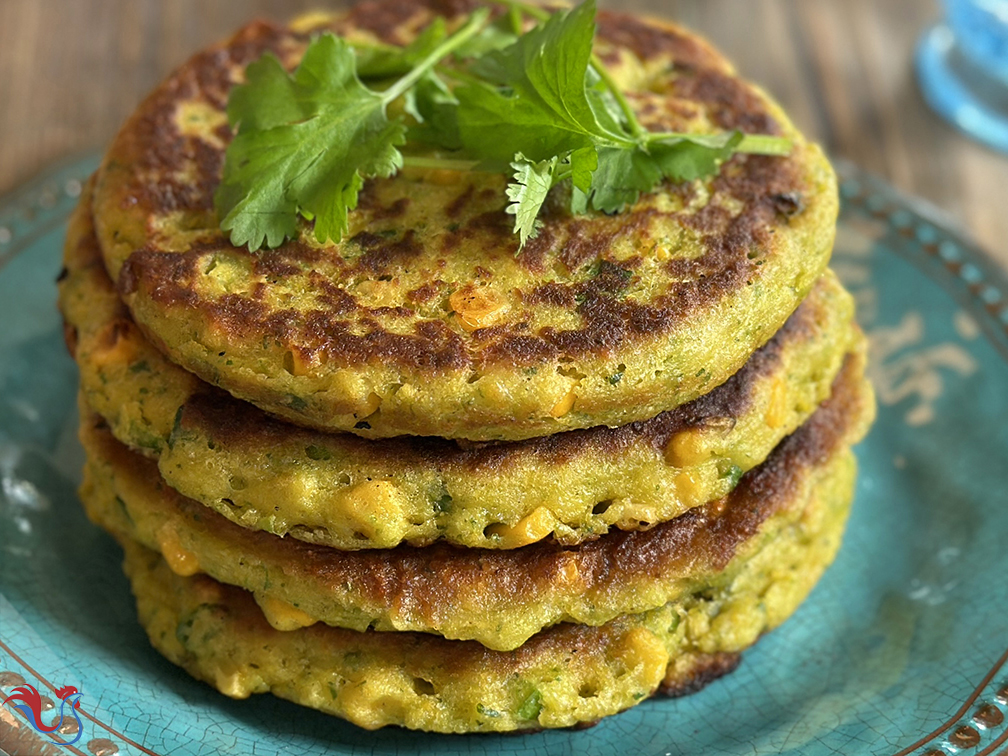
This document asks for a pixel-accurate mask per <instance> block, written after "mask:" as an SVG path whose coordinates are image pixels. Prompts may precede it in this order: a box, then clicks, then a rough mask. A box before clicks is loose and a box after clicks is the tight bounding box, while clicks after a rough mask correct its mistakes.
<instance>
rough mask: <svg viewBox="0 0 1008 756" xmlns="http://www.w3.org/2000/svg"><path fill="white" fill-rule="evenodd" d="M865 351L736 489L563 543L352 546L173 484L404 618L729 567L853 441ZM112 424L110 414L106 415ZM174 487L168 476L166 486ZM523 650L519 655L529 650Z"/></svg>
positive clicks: (132, 459) (125, 460)
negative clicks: (221, 505) (277, 527)
mask: <svg viewBox="0 0 1008 756" xmlns="http://www.w3.org/2000/svg"><path fill="white" fill-rule="evenodd" d="M862 371H863V358H862V357H860V356H858V355H852V356H849V357H848V358H847V360H846V362H845V365H844V368H843V369H842V371H841V373H840V375H838V377H837V378H836V380H835V381H834V384H833V395H832V397H831V398H830V399H829V400H827V401H826V402H824V403H823V404H822V405H821V407H820V408H819V409H818V410H817V411H816V412H815V413H814V414H813V416H812V417H811V418H810V419H809V420H808V421H807V422H806V423H805V424H804V425H803V426H802V427H801V428H800V429H799V430H798V431H796V432H795V433H794V434H792V435H791V436H789V437H788V438H787V439H785V440H784V441H783V442H781V444H779V445H778V447H777V449H776V450H775V451H774V452H773V454H771V456H770V457H769V458H768V459H767V460H766V461H765V462H764V463H763V464H762V465H760V466H759V467H757V468H754V469H753V470H751V471H750V472H749V473H747V474H746V475H744V476H743V477H742V479H741V481H740V482H739V484H738V486H737V487H736V488H735V490H734V491H733V492H732V493H731V494H729V495H728V496H727V497H725V498H723V499H720V500H717V501H714V502H710V503H708V504H705V505H703V506H699V507H696V508H694V509H691V510H689V511H688V512H686V513H685V514H683V515H680V516H679V517H677V518H676V519H674V520H671V521H668V522H665V523H662V524H659V525H657V526H655V527H654V528H652V529H650V530H646V531H622V530H616V531H611V532H609V533H608V534H606V535H605V536H604V537H602V538H599V539H598V540H596V541H591V542H586V543H582V544H579V545H577V546H573V547H562V546H559V545H557V544H555V543H553V542H548V541H543V542H538V543H535V544H532V545H529V546H524V547H521V548H517V549H512V550H506V551H494V550H484V549H463V548H459V547H455V546H451V545H447V544H444V543H437V544H434V545H431V546H426V547H423V548H417V547H412V546H399V547H396V548H394V549H388V550H364V551H355V552H343V551H338V550H336V549H332V548H328V547H324V546H314V545H311V544H308V543H305V542H302V541H297V540H294V539H290V538H285V539H281V538H278V537H276V536H274V535H271V534H269V533H265V532H262V531H251V530H245V529H243V528H241V527H239V526H237V525H235V524H233V523H231V522H230V521H228V520H226V519H224V518H223V517H221V516H220V515H218V514H216V513H213V512H211V511H209V510H207V508H206V507H204V506H203V505H201V504H199V503H197V502H195V501H192V500H191V499H185V498H183V497H182V496H180V495H179V494H177V493H176V492H174V491H173V490H172V489H170V488H168V487H167V486H163V490H164V492H165V494H166V495H167V496H170V497H172V499H173V501H174V503H175V505H176V506H178V508H179V509H180V510H181V511H182V512H183V514H184V516H185V517H186V518H187V519H192V520H196V521H201V522H202V523H203V525H204V526H205V524H206V523H207V522H211V523H213V524H212V528H213V529H214V530H215V531H216V532H217V533H219V534H220V535H222V536H224V537H227V538H229V539H233V540H234V542H236V543H240V544H242V551H243V553H246V554H250V555H251V554H256V553H265V552H267V551H268V552H271V553H272V554H273V558H274V559H276V560H279V561H282V563H283V564H286V565H289V568H288V573H289V574H291V575H293V574H297V573H301V574H304V575H306V576H310V580H311V581H312V582H313V583H315V584H317V585H319V586H320V587H321V588H322V590H326V586H331V587H332V590H334V591H336V592H339V591H342V590H344V588H345V587H346V586H353V589H354V592H355V593H356V594H357V595H359V596H362V597H366V601H367V602H369V603H370V602H373V603H375V604H378V605H382V606H386V607H390V608H394V609H395V610H396V611H397V612H399V613H401V614H403V615H412V616H420V617H426V618H438V617H440V616H442V615H444V614H445V613H450V612H451V611H452V609H451V608H452V607H456V606H460V605H468V602H470V601H471V600H472V599H473V597H476V596H479V597H481V598H480V600H481V601H485V602H486V604H487V605H488V606H490V605H499V604H502V603H506V602H507V601H509V600H510V599H511V598H512V597H521V601H523V602H532V601H534V598H533V597H534V596H535V595H537V594H539V593H544V592H548V591H549V590H550V589H551V587H552V586H555V585H560V584H565V581H566V578H565V576H566V575H569V574H570V573H571V571H572V568H573V570H574V571H575V572H576V574H577V576H578V581H579V590H580V591H582V592H583V593H584V594H589V593H592V592H604V591H605V590H606V589H607V587H609V586H617V585H619V584H621V583H624V582H625V581H626V580H627V579H629V578H631V577H638V578H640V577H649V578H653V579H668V578H670V577H674V576H688V575H697V574H702V573H706V572H712V573H716V572H720V571H721V570H723V569H724V568H725V566H726V565H727V564H728V562H729V561H730V560H731V559H732V557H733V556H734V555H735V553H736V551H737V550H738V549H739V548H741V547H742V546H743V544H745V543H746V542H747V541H748V540H749V539H751V538H752V537H753V536H755V535H756V534H757V533H758V532H759V530H760V528H761V526H762V524H763V523H764V522H766V521H767V520H768V519H769V518H771V517H773V516H774V515H775V514H776V513H778V512H780V511H783V510H784V509H785V508H786V507H787V506H788V505H789V503H790V502H792V501H794V500H795V498H796V492H797V489H798V487H800V486H801V485H802V481H803V480H804V478H805V476H806V475H807V473H808V471H810V470H811V469H813V468H815V467H817V466H819V465H822V464H825V463H826V462H827V461H828V460H829V459H830V457H831V456H832V455H833V454H835V453H836V452H837V451H839V449H840V448H842V447H843V446H845V445H846V444H848V443H851V442H852V441H853V440H854V439H851V438H850V435H851V433H852V432H853V431H852V428H853V427H854V426H855V425H857V424H859V423H861V422H862V420H863V418H864V415H865V412H864V409H865V403H866V402H870V401H871V394H870V391H867V390H866V389H865V388H864V384H863V376H862ZM95 422H96V423H97V424H99V425H100V424H101V420H100V419H98V420H96V421H95ZM103 436H104V442H103V444H104V450H103V455H106V458H107V459H110V460H111V461H112V464H113V465H116V466H121V465H131V466H138V465H143V466H147V468H148V469H145V471H144V473H145V474H147V475H150V476H152V477H154V478H155V479H157V476H158V472H157V469H156V466H155V464H154V463H153V462H151V461H148V460H145V459H142V458H140V457H138V456H137V455H135V454H134V453H133V452H130V451H129V450H128V449H126V447H124V446H122V445H121V444H119V443H118V442H116V441H115V440H114V439H113V438H112V436H111V434H110V433H108V432H107V431H106V432H105V433H104V434H103ZM162 485H163V484H162ZM516 653H520V650H519V651H518V652H516Z"/></svg>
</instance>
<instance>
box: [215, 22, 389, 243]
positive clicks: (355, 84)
mask: <svg viewBox="0 0 1008 756" xmlns="http://www.w3.org/2000/svg"><path fill="white" fill-rule="evenodd" d="M228 119H229V120H230V122H231V123H232V125H237V126H238V134H237V135H236V136H235V138H234V140H233V141H232V142H231V144H230V145H229V146H228V150H227V155H226V160H225V170H224V177H223V180H222V182H221V186H220V188H219V190H218V192H217V196H216V201H217V203H218V210H219V212H220V213H221V214H222V215H223V216H224V217H223V220H222V221H221V228H222V229H224V230H225V231H230V232H231V242H232V243H233V244H235V245H238V246H244V245H248V247H249V249H250V250H253V251H254V250H256V249H259V248H260V247H262V246H263V244H266V245H267V246H270V247H276V246H278V245H280V244H281V243H282V242H283V241H284V239H286V238H288V237H291V236H294V235H295V234H296V233H297V219H296V216H297V215H298V214H300V215H302V216H304V217H306V218H314V219H315V237H316V238H317V239H318V240H319V241H326V240H328V239H336V240H338V239H339V238H340V237H341V236H342V235H343V234H344V233H346V230H347V213H348V211H349V210H351V209H352V208H353V207H355V206H356V202H357V193H358V192H359V191H360V188H361V185H362V183H363V177H364V176H390V175H392V174H393V173H395V171H396V170H397V169H398V168H399V166H400V165H401V164H402V156H401V155H400V154H399V151H398V150H397V149H396V146H397V145H400V144H403V143H404V142H405V131H406V130H405V127H404V126H403V125H402V123H400V122H392V121H389V119H388V118H387V117H386V115H385V102H384V100H383V98H382V97H381V95H379V94H378V93H375V92H372V91H371V90H370V89H368V88H367V87H365V86H364V85H363V84H362V83H361V81H360V79H358V78H357V74H356V72H355V69H354V54H353V51H352V49H351V48H350V46H349V45H348V44H347V43H346V42H344V41H343V40H342V39H339V38H337V37H335V36H333V35H332V34H323V35H322V36H320V37H318V38H317V39H316V40H314V41H313V42H312V43H311V44H310V45H309V46H308V49H307V51H306V52H305V56H304V59H303V60H302V62H301V65H300V66H298V69H297V71H296V72H295V73H294V75H293V76H290V75H288V74H287V72H286V71H285V70H284V69H283V67H282V66H281V65H280V62H279V61H278V60H277V59H276V58H275V57H273V56H269V55H267V56H265V57H263V58H261V59H260V60H258V61H257V62H255V63H253V64H252V65H250V66H249V67H248V71H247V82H246V83H245V84H243V85H241V86H239V87H236V89H235V92H234V94H233V96H232V98H231V99H230V101H229V102H228Z"/></svg>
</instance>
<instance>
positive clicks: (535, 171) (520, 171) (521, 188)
mask: <svg viewBox="0 0 1008 756" xmlns="http://www.w3.org/2000/svg"><path fill="white" fill-rule="evenodd" d="M558 161H559V158H557V157H553V158H550V159H549V160H542V161H540V162H538V163H536V162H533V161H531V160H529V159H528V158H526V157H525V156H524V155H522V154H521V153H520V152H519V153H518V154H517V155H515V159H514V162H512V163H511V167H512V168H514V181H513V182H512V183H510V184H508V186H507V196H508V199H509V200H511V204H510V205H508V206H507V210H506V212H507V213H508V214H510V215H513V216H515V233H517V234H518V237H519V248H520V247H524V246H525V242H526V241H528V240H529V239H534V238H535V237H536V236H537V235H538V234H539V227H540V225H541V223H540V221H538V220H537V218H538V215H539V209H540V208H541V207H542V205H543V202H545V201H546V195H547V194H548V193H549V190H550V187H552V186H553V175H554V172H555V171H556V167H557V162H558Z"/></svg>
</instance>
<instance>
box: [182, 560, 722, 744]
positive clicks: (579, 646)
mask: <svg viewBox="0 0 1008 756" xmlns="http://www.w3.org/2000/svg"><path fill="white" fill-rule="evenodd" d="M187 580H188V581H191V585H192V589H193V590H194V591H195V592H197V593H198V595H199V598H200V601H201V603H203V604H209V605H218V606H223V607H226V608H227V611H228V612H229V614H231V615H232V619H233V621H235V622H236V623H240V624H241V626H242V627H246V628H249V631H250V632H251V633H255V634H256V635H258V636H261V637H263V638H264V639H265V640H268V639H269V638H270V637H271V636H273V635H275V634H276V633H278V632H281V631H278V630H275V629H274V628H273V627H271V626H270V625H269V623H268V622H267V621H266V619H265V617H264V616H263V613H262V611H261V610H260V609H259V607H258V606H257V605H256V603H255V601H254V600H253V599H252V595H251V594H250V593H249V592H248V591H244V590H242V589H241V588H236V587H234V586H230V585H226V584H224V583H219V582H217V581H216V580H214V579H213V578H210V577H207V576H206V575H194V576H193V577H191V578H188V579H187ZM633 623H634V617H633V616H627V615H624V616H621V617H617V618H616V619H614V620H611V621H610V622H608V623H606V624H605V625H601V626H592V625H576V624H572V623H566V622H564V623H560V624H557V625H553V626H552V627H548V628H546V629H544V630H541V631H540V632H538V633H536V634H535V635H534V636H532V638H530V639H529V640H528V641H526V642H525V643H524V644H523V645H521V646H520V647H518V648H516V649H514V650H513V651H495V650H493V649H489V648H487V647H486V646H484V645H482V644H481V643H478V642H477V641H471V640H449V639H447V638H441V637H438V636H435V635H429V634H427V633H416V632H397V633H373V632H365V633H361V632H357V631H355V630H347V629H345V628H339V627H332V626H330V625H321V624H318V625H312V626H310V627H306V628H300V629H298V630H297V631H296V632H297V633H298V634H299V635H301V636H302V637H303V638H304V642H305V644H307V645H312V644H314V643H318V644H324V645H328V646H341V645H345V646H346V647H348V648H361V647H364V648H366V649H368V650H372V651H374V652H377V653H380V654H382V655H383V656H388V655H394V656H395V657H397V658H401V659H404V660H406V665H407V666H406V670H407V672H409V673H417V674H421V673H422V671H423V668H424V662H425V661H426V660H427V659H429V658H430V655H431V654H434V655H436V657H437V660H438V665H439V667H443V668H444V670H445V672H446V673H447V674H448V675H452V674H456V673H466V672H469V671H471V670H473V669H481V668H493V669H495V670H498V671H499V672H500V671H501V670H503V671H504V672H506V673H511V674H516V675H518V674H521V673H522V672H523V671H524V670H526V669H529V668H532V667H534V665H535V664H536V662H537V660H538V659H539V658H540V657H543V656H559V655H563V656H565V657H567V658H568V659H569V660H570V663H571V664H574V665H577V664H578V663H579V661H580V660H582V659H586V660H587V659H592V658H597V657H598V656H599V655H601V654H605V653H606V652H607V651H609V650H611V644H612V639H613V635H615V634H618V633H619V632H621V630H622V629H623V628H626V627H627V626H628V625H631V626H632V624H633ZM341 639H342V642H341ZM410 660H415V661H410ZM740 660H741V655H740V654H737V653H717V654H704V653H696V654H695V655H692V656H691V660H690V663H689V664H685V665H684V664H682V663H681V660H677V659H673V660H672V661H673V663H671V664H670V665H669V667H668V671H667V673H666V676H665V678H664V680H663V681H662V683H661V685H660V686H659V687H658V689H657V690H656V691H655V692H654V694H653V695H654V696H660V695H661V696H671V697H677V696H684V695H688V694H690V693H695V692H697V691H699V690H700V689H701V688H703V687H704V686H705V685H707V684H709V683H710V682H713V681H714V680H715V679H717V678H719V677H722V676H724V675H727V674H729V673H731V672H732V671H734V670H735V669H736V668H737V667H738V664H739V662H740ZM676 661H679V662H680V663H679V664H678V665H675V664H674V663H675V662H676ZM676 667H678V669H677V668H676ZM501 676H503V675H501ZM594 724H597V721H596V722H584V723H581V724H580V725H577V726H576V727H577V728H579V729H580V728H586V727H591V726H592V725H594ZM538 729H540V728H535V727H530V728H527V729H525V730H523V732H536V731H538Z"/></svg>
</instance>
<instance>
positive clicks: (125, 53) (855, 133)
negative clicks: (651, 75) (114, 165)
mask: <svg viewBox="0 0 1008 756" xmlns="http://www.w3.org/2000/svg"><path fill="white" fill-rule="evenodd" d="M343 4H345V3H342V2H340V1H339V0H328V1H327V0H0V193H2V192H5V191H7V190H9V189H11V188H13V187H15V186H17V185H18V183H19V182H21V181H24V180H25V179H27V178H29V177H31V176H32V175H33V174H34V173H35V172H36V171H38V170H39V169H41V168H43V167H44V166H45V165H46V164H47V163H49V162H51V161H53V160H55V159H58V158H60V157H64V156H67V155H72V154H74V153H79V152H81V151H83V150H88V149H96V148H101V147H103V146H104V145H105V144H106V143H107V142H108V140H109V139H110V138H111V136H112V135H113V133H114V132H115V130H116V128H117V126H118V125H119V123H120V122H121V121H122V120H123V119H124V118H125V117H126V115H127V114H128V113H129V112H130V111H131V110H132V109H133V107H134V106H135V105H136V104H137V102H139V100H140V99H141V98H142V97H143V96H144V94H145V93H146V92H147V91H148V90H149V89H151V88H152V87H153V86H154V85H155V84H157V82H158V81H159V80H160V79H161V78H162V77H163V76H164V75H165V74H167V73H168V72H169V71H170V70H171V69H172V68H173V67H174V66H176V65H178V64H179V63H180V62H182V61H183V60H185V59H186V58H187V57H188V56H189V55H190V54H191V53H192V52H194V51H195V50H197V49H198V48H200V47H201V46H203V45H205V44H207V43H209V42H211V41H213V40H214V39H216V38H218V37H221V36H224V35H226V34H227V33H228V32H229V31H230V30H233V29H235V28H237V27H238V26H239V25H241V24H242V23H243V22H244V21H246V20H248V19H249V18H251V17H253V16H256V15H262V16H267V17H273V18H279V19H283V18H285V17H287V16H289V15H291V14H293V13H295V12H297V11H298V10H302V9H307V8H312V7H318V6H320V5H336V6H340V5H343ZM600 4H601V5H603V6H608V7H619V8H621V9H626V10H631V11H641V12H647V13H651V14H654V15H664V16H667V17H670V18H675V19H678V20H680V21H682V22H683V23H685V24H687V25H688V26H691V27H693V28H695V29H697V30H699V31H701V32H702V33H704V34H705V35H707V36H708V37H709V38H711V39H712V40H713V41H714V42H715V43H716V44H717V45H718V46H719V47H720V48H721V49H722V50H724V51H725V52H726V53H727V54H728V55H729V56H730V57H731V58H732V59H733V60H735V61H736V63H737V64H738V67H739V69H740V70H741V71H742V72H743V73H745V74H746V75H747V76H748V77H749V78H752V79H754V80H755V81H757V82H760V83H761V84H763V85H764V86H766V87H767V88H768V89H769V90H770V91H771V92H772V93H773V94H774V95H775V96H776V97H777V98H778V99H780V100H781V101H782V103H783V104H784V106H785V108H787V109H788V110H789V111H790V113H791V114H792V115H793V117H794V119H795V120H796V122H797V123H798V125H799V126H800V127H801V128H803V129H804V130H805V131H806V132H807V133H808V134H810V135H812V136H813V137H814V138H815V139H817V140H819V141H820V142H822V143H823V144H824V145H825V146H826V148H827V150H828V151H829V152H830V154H831V155H832V156H834V157H837V158H846V159H848V160H851V161H853V162H855V163H857V164H858V165H860V166H862V167H863V168H865V169H867V170H869V171H872V172H874V173H877V174H880V175H882V176H884V177H886V178H888V179H889V180H890V181H891V182H892V183H894V184H895V185H897V186H898V187H900V188H902V189H903V190H905V191H907V192H910V193H913V194H917V195H920V196H922V197H925V198H927V199H929V200H931V201H932V202H933V203H934V204H936V205H937V206H938V207H940V208H942V209H943V210H945V211H946V212H947V213H948V214H950V215H951V216H952V217H953V218H955V219H956V220H957V221H958V222H959V223H960V224H961V225H962V226H963V227H964V228H965V229H966V230H967V232H968V233H970V234H972V236H973V237H974V238H975V239H977V240H978V241H979V242H980V243H981V244H982V245H983V246H985V247H986V248H987V249H988V250H989V251H990V252H991V253H992V254H993V255H994V256H995V257H996V258H997V259H998V260H999V261H1001V262H1002V263H1003V264H1004V266H1005V267H1006V268H1008V207H1006V202H1005V199H1006V193H1008V192H1006V190H1008V157H1006V156H1003V155H1000V154H997V153H995V152H992V151H990V150H987V149H985V148H983V147H980V146H978V145H976V144H974V143H972V142H970V141H969V140H968V139H966V138H965V137H963V136H961V135H960V134H959V133H957V132H956V131H955V130H953V129H952V128H951V127H950V126H948V125H947V124H945V122H943V121H942V120H940V119H939V118H938V117H937V116H935V115H933V114H932V113H931V112H930V111H929V110H928V109H927V107H926V106H925V104H924V102H923V100H922V99H921V96H920V93H919V91H918V89H917V86H916V82H915V79H914V75H913V69H912V65H911V58H912V51H913V47H914V43H915V41H916V39H917V36H918V35H919V33H920V31H921V30H922V29H923V28H924V27H925V26H926V25H927V24H928V23H930V22H932V21H934V20H935V19H936V18H938V16H939V9H938V6H937V3H936V2H935V1H934V0H619V1H618V2H617V1H616V0H608V2H607V1H606V0H601V3H600Z"/></svg>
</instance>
